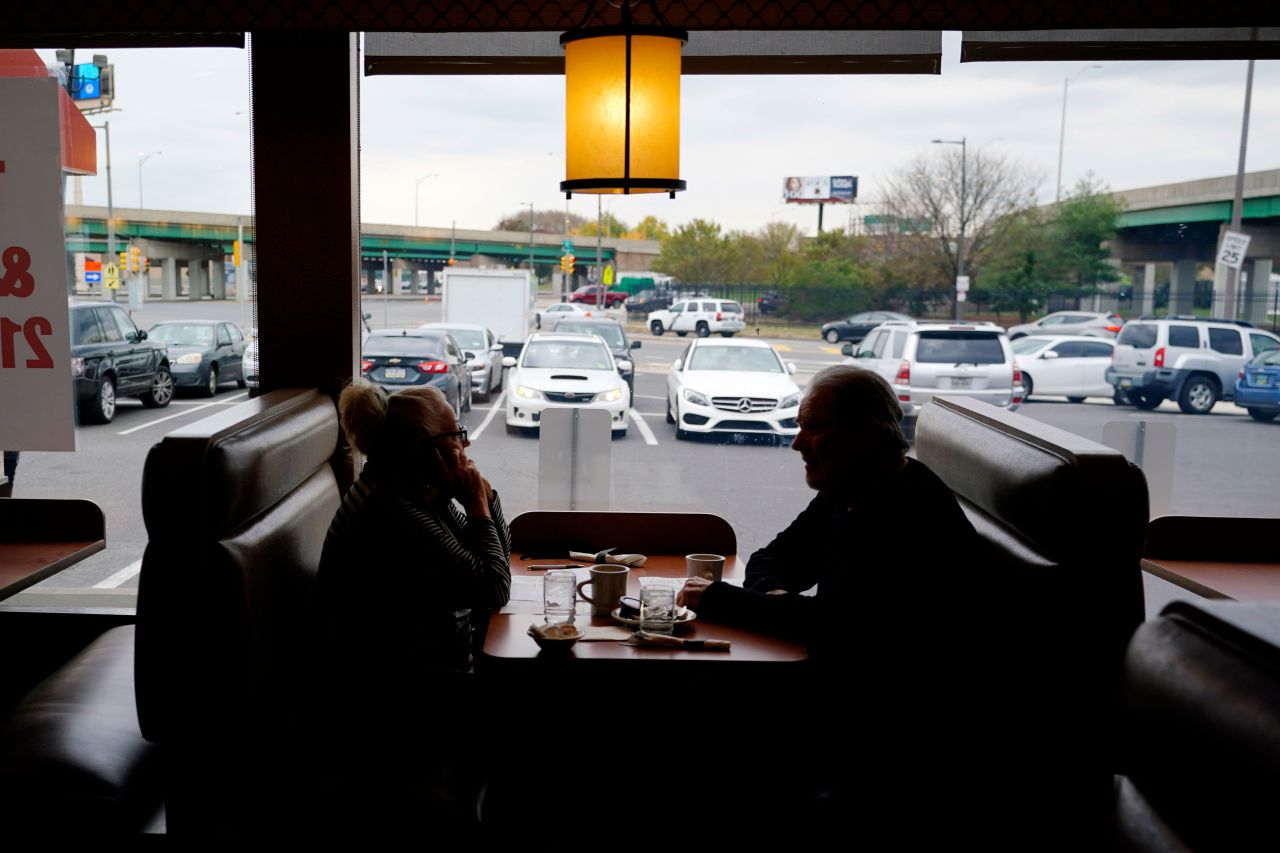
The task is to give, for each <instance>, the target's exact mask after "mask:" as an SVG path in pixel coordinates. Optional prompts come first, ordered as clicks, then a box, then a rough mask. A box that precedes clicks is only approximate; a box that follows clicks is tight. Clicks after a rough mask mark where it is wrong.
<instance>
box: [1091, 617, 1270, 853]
mask: <svg viewBox="0 0 1280 853" xmlns="http://www.w3.org/2000/svg"><path fill="white" fill-rule="evenodd" d="M1123 707H1124V737H1123V739H1122V743H1123V745H1124V748H1123V750H1122V757H1121V762H1122V763H1121V771H1122V773H1123V774H1124V775H1123V776H1121V777H1119V778H1118V780H1117V785H1116V789H1117V797H1116V829H1117V835H1116V838H1117V841H1116V844H1115V845H1114V849H1117V850H1131V851H1144V853H1155V851H1170V850H1198V851H1218V850H1222V851H1228V850H1229V851H1240V850H1270V849H1274V848H1275V847H1276V840H1275V833H1276V829H1275V812H1276V809H1275V804H1276V802H1277V799H1278V798H1280V606H1278V605H1276V604H1254V603H1243V602H1225V601H1212V602H1211V601H1197V602H1195V603H1194V604H1193V603H1191V602H1185V601H1179V602H1174V603H1173V604H1170V605H1169V606H1167V607H1166V608H1165V609H1164V610H1163V612H1162V613H1161V615H1160V616H1159V617H1158V618H1156V619H1153V620H1151V621H1149V622H1147V623H1146V624H1144V625H1143V626H1142V627H1141V628H1139V629H1138V631H1137V633H1136V634H1135V635H1134V638H1133V642H1132V643H1131V644H1130V646H1129V653H1128V656H1127V658H1126V660H1125V678H1124V690H1123Z"/></svg>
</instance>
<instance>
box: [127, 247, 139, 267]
mask: <svg viewBox="0 0 1280 853" xmlns="http://www.w3.org/2000/svg"><path fill="white" fill-rule="evenodd" d="M141 269H142V250H141V249H139V248H138V247H137V246H130V247H129V272H139V271H140V270H141Z"/></svg>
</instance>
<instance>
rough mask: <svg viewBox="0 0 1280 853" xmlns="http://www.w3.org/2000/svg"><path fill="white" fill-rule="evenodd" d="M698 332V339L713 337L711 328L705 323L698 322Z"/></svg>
mask: <svg viewBox="0 0 1280 853" xmlns="http://www.w3.org/2000/svg"><path fill="white" fill-rule="evenodd" d="M697 332H698V337H700V338H709V337H711V327H710V326H708V325H707V324H706V322H705V321H699V322H698V326H697Z"/></svg>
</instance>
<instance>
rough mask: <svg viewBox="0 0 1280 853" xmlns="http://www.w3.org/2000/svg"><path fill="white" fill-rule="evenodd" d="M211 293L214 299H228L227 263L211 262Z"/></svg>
mask: <svg viewBox="0 0 1280 853" xmlns="http://www.w3.org/2000/svg"><path fill="white" fill-rule="evenodd" d="M209 293H210V294H212V296H213V298H214V299H226V298H227V264H226V262H225V261H210V262H209Z"/></svg>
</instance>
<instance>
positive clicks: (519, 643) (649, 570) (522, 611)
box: [481, 554, 809, 667]
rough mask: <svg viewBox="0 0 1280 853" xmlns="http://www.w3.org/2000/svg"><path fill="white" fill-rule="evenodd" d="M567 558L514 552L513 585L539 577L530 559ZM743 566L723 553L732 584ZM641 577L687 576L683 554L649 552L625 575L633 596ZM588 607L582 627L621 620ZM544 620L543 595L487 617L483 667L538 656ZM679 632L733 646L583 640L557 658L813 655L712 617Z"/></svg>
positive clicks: (777, 659) (582, 610) (791, 659)
mask: <svg viewBox="0 0 1280 853" xmlns="http://www.w3.org/2000/svg"><path fill="white" fill-rule="evenodd" d="M565 562H570V561H568V560H565V559H560V558H547V559H538V560H528V559H521V557H520V556H519V555H517V554H513V555H512V558H511V573H512V579H513V586H518V585H520V584H522V583H528V581H527V580H525V579H528V578H531V577H534V578H536V577H540V576H541V575H543V574H544V572H543V571H541V570H537V569H534V570H530V569H528V568H527V566H528V565H529V564H531V563H532V564H535V565H536V564H539V563H544V564H545V563H565ZM744 568H745V565H744V564H742V563H740V562H739V560H738V558H737V555H736V554H727V555H725V569H724V578H725V580H727V581H729V582H730V583H732V582H735V581H737V582H739V583H740V582H741V578H742V572H743V570H744ZM587 571H588V569H587V568H582V569H578V570H576V573H577V574H580V575H581V576H582V577H583V578H585V577H586V573H587ZM642 577H666V578H681V579H683V578H684V577H685V559H684V555H683V554H680V555H668V554H662V555H650V556H649V557H648V559H647V560H646V562H645V565H644V567H642V568H633V569H632V570H631V572H630V574H629V576H628V578H627V593H628V594H629V595H638V594H639V591H640V578H642ZM539 587H540V585H539ZM588 608H589V605H587V604H586V603H585V602H579V608H578V615H577V617H576V621H577V624H578V625H579V626H580V627H585V628H588V630H589V629H590V628H592V627H594V628H605V627H608V626H616V625H617V623H616V622H614V621H613V620H612V619H610V618H609V617H601V616H592V615H590V610H589V609H588ZM541 621H542V602H541V600H538V601H533V600H523V601H521V600H513V601H512V602H511V603H510V604H509V605H507V607H504V608H503V609H502V612H500V613H497V614H495V615H494V616H493V617H491V618H490V620H489V633H488V636H487V637H486V639H485V644H484V650H483V654H482V661H481V666H482V667H483V666H484V663H485V662H488V663H489V664H490V665H494V664H502V663H515V662H519V661H532V660H536V659H539V658H540V653H541V650H540V649H539V648H538V645H537V644H536V643H535V642H534V641H533V638H532V637H530V636H529V635H528V629H529V626H530V625H533V624H535V623H538V622H541ZM619 636H621V635H619ZM677 636H679V637H684V638H688V639H697V640H729V641H730V642H731V643H732V647H731V648H730V649H729V651H727V652H714V651H691V650H690V651H686V650H684V649H672V648H649V647H638V646H625V645H622V644H621V643H619V642H616V641H609V640H599V641H597V640H579V641H578V642H577V643H576V644H575V645H574V647H573V648H572V649H570V650H569V651H568V652H565V653H555V654H554V658H556V659H567V660H581V661H597V662H600V661H626V660H647V661H656V660H673V661H698V662H708V661H719V662H721V663H732V662H737V663H757V664H765V663H769V664H781V663H798V662H802V661H805V660H808V657H809V655H808V652H807V650H806V649H805V647H804V646H803V645H801V644H799V643H794V642H791V641H789V640H782V639H778V638H776V637H770V636H768V635H765V634H758V633H755V632H753V631H748V630H745V629H742V628H735V627H733V626H730V625H723V624H719V623H713V622H708V621H706V620H705V619H695V620H694V621H693V622H692V623H690V624H689V625H688V626H685V627H683V628H681V629H680V631H679V632H678V633H677ZM547 657H548V655H547V654H541V658H542V659H546V658H547Z"/></svg>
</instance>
